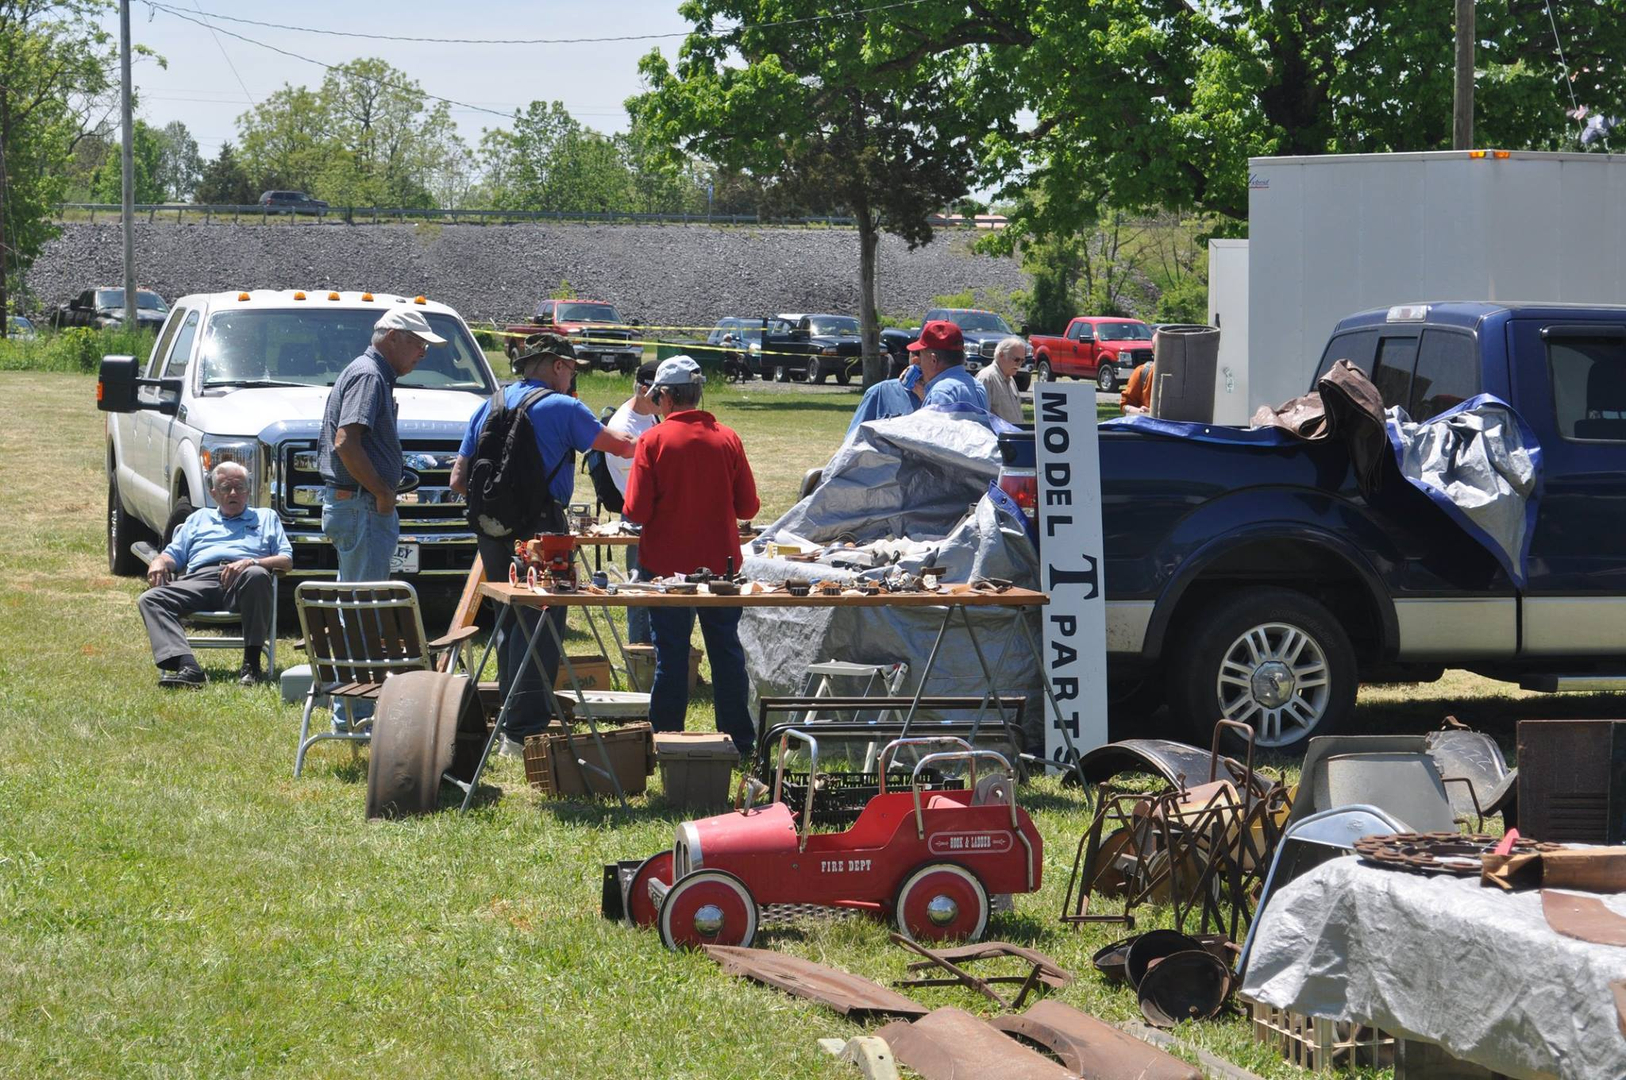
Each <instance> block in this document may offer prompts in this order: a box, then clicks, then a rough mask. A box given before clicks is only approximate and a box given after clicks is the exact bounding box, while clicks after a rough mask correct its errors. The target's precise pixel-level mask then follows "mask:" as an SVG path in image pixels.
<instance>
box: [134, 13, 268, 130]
mask: <svg viewBox="0 0 1626 1080" xmlns="http://www.w3.org/2000/svg"><path fill="white" fill-rule="evenodd" d="M192 7H193V9H194V10H195V11H197V13H198V14H199V15H202V14H203V9H202V8H200V7H198V0H192ZM148 17H149V18H151V12H150V11H149V12H148ZM209 36H210V37H212V38H214V39H215V48H217V49H219V50H220V55H221V57H222V58H223V59H224V60H225V61H226V66H227V67H229V68H231V73H232V77H233V78H234V79H236V80H237V85H238V86H241V87H242V88H243V96H244V97H246V98H248V103H249V104H250V105H252V106H255V107H258V106H259V104H260V103H259V102H258V101H255V100H254V95H253V94H251V93H249V92H248V84H247V83H245V82H244V81H243V77H242V76H241V75H239V74H237V65H236V64H234V63H232V62H231V57H230V56H229V55H227V53H226V46H225V45H224V44H223V43H222V42H221V40H220V35H219V34H217V33H215V28H214V27H212V26H211V27H209Z"/></svg>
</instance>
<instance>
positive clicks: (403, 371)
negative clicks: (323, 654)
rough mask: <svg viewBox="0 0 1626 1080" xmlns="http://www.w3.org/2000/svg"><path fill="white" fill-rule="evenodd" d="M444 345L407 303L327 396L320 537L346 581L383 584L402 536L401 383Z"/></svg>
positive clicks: (387, 316) (320, 453)
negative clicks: (398, 496)
mask: <svg viewBox="0 0 1626 1080" xmlns="http://www.w3.org/2000/svg"><path fill="white" fill-rule="evenodd" d="M444 344H446V339H445V338H443V337H441V336H440V335H439V334H437V333H435V332H434V331H433V330H431V329H429V320H428V319H425V318H424V317H423V313H422V312H420V311H418V310H416V309H414V308H412V307H409V306H407V305H404V304H398V305H396V306H394V307H392V308H390V310H388V311H386V312H385V313H384V315H383V317H382V318H380V319H379V320H378V322H376V323H374V324H373V343H372V344H371V345H369V346H367V351H366V352H364V353H362V354H361V355H360V356H358V357H356V358H355V359H354V360H352V361H350V364H349V366H348V367H346V368H345V369H344V371H342V372H340V374H339V378H338V381H336V382H335V383H334V384H333V389H332V390H331V391H329V393H328V396H327V406H326V407H325V408H324V409H323V411H322V436H321V441H320V442H319V443H318V445H317V468H318V469H320V470H321V473H322V483H323V484H324V485H325V487H324V488H323V491H322V532H324V533H326V534H327V538H328V539H329V540H331V541H332V542H333V546H334V547H335V548H337V549H338V552H339V580H340V581H382V580H384V579H385V578H387V577H389V576H390V557H391V556H392V555H394V554H395V544H396V541H397V540H399V539H400V536H401V519H400V518H399V517H398V516H397V515H396V513H395V491H396V488H397V487H398V486H399V485H400V483H401V468H402V466H401V439H400V436H398V435H397V434H396V431H395V382H396V380H397V379H399V378H400V377H401V376H402V375H407V374H410V373H411V371H412V370H413V369H414V368H416V367H417V366H418V364H419V362H420V361H422V360H423V357H424V353H426V352H428V351H429V346H431V345H444Z"/></svg>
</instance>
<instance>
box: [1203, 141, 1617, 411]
mask: <svg viewBox="0 0 1626 1080" xmlns="http://www.w3.org/2000/svg"><path fill="white" fill-rule="evenodd" d="M1248 164H1249V173H1248V237H1249V242H1248V251H1247V255H1246V259H1247V275H1248V289H1247V305H1248V320H1247V323H1246V326H1245V328H1244V330H1243V331H1242V332H1241V333H1240V334H1238V335H1236V336H1239V337H1242V338H1243V340H1244V341H1245V342H1246V358H1247V359H1246V365H1245V366H1246V374H1245V376H1244V383H1243V385H1245V386H1246V388H1247V390H1246V394H1247V400H1248V407H1249V410H1250V411H1251V409H1253V408H1255V407H1257V406H1259V405H1261V404H1265V403H1275V402H1280V401H1285V400H1286V399H1288V398H1291V397H1294V396H1296V395H1298V394H1302V393H1304V392H1305V391H1306V390H1308V389H1309V381H1310V378H1311V376H1312V375H1313V374H1314V372H1315V368H1316V364H1317V362H1318V361H1319V360H1320V358H1321V351H1322V348H1323V347H1324V346H1325V344H1326V342H1327V338H1328V336H1329V334H1330V333H1331V331H1332V328H1333V327H1334V326H1335V325H1336V324H1337V322H1338V320H1339V319H1341V318H1343V317H1344V316H1346V315H1350V314H1353V313H1354V312H1357V311H1363V310H1366V309H1368V308H1378V307H1389V306H1393V305H1396V304H1404V303H1406V302H1408V301H1416V300H1434V301H1443V300H1552V301H1565V302H1571V303H1596V304H1619V303H1626V155H1607V154H1547V153H1534V152H1521V151H1494V150H1493V151H1477V150H1475V151H1446V152H1440V153H1427V154H1336V155H1328V156H1325V157H1283V158H1253V159H1251V160H1250V161H1249V163H1248ZM1212 287H1213V286H1212V284H1211V288H1212ZM1222 317H1223V316H1222ZM1232 329H1233V327H1231V326H1228V325H1227V326H1222V327H1221V331H1222V337H1221V341H1222V343H1223V342H1224V340H1225V337H1226V336H1227V335H1230V334H1231V332H1232ZM1235 348H1236V343H1234V342H1233V343H1232V354H1233V355H1235ZM1221 367H1222V368H1223V367H1224V364H1223V363H1222V364H1221ZM1216 389H1217V390H1218V389H1220V388H1218V387H1217V388H1216ZM1223 400H1224V395H1221V394H1216V397H1215V401H1216V404H1218V403H1220V402H1222V401H1223ZM1215 419H1216V420H1218V421H1220V422H1229V423H1236V422H1239V421H1238V420H1237V419H1236V418H1235V417H1234V416H1233V415H1231V414H1229V413H1227V415H1225V416H1223V417H1221V416H1218V415H1217V416H1216V417H1215ZM1243 421H1245V418H1243Z"/></svg>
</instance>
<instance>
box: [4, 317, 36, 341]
mask: <svg viewBox="0 0 1626 1080" xmlns="http://www.w3.org/2000/svg"><path fill="white" fill-rule="evenodd" d="M6 334H7V336H8V337H11V338H12V339H13V340H16V341H33V340H34V339H35V338H36V337H38V336H39V335H38V334H37V333H35V332H34V324H33V323H31V322H29V321H28V319H27V318H25V317H24V316H22V315H12V316H10V317H8V318H7V319H6Z"/></svg>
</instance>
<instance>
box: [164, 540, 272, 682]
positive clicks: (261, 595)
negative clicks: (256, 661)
mask: <svg viewBox="0 0 1626 1080" xmlns="http://www.w3.org/2000/svg"><path fill="white" fill-rule="evenodd" d="M224 565H225V564H224V563H216V564H214V565H213V566H205V567H202V568H200V569H197V570H192V571H189V572H187V573H186V574H184V575H182V576H181V577H178V578H176V579H175V580H173V581H171V582H170V583H169V584H168V585H160V586H159V587H158V588H156V589H148V590H147V591H146V592H144V593H142V594H141V599H140V600H139V601H138V602H137V606H138V607H139V608H140V609H141V621H142V622H144V623H146V624H147V637H148V638H149V639H150V640H151V641H152V658H153V662H154V663H157V664H159V665H162V664H163V663H164V662H165V661H169V660H181V661H183V662H184V661H187V660H190V661H192V663H194V664H196V663H197V660H196V658H195V657H193V655H192V648H191V646H189V645H187V643H186V631H185V630H184V629H183V628H182V627H181V619H182V618H183V617H184V616H187V615H191V614H193V613H194V612H198V611H227V610H231V611H236V612H238V613H239V614H241V615H242V616H243V650H244V651H245V652H247V651H249V650H251V649H258V648H263V647H264V646H265V639H266V636H267V635H268V634H270V632H271V571H269V570H267V569H265V567H263V566H251V567H249V568H248V569H247V570H244V571H243V572H242V573H241V574H238V575H237V577H236V578H235V579H234V580H233V581H232V583H231V588H229V589H227V588H221V585H220V571H221V569H222V568H223V567H224Z"/></svg>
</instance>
